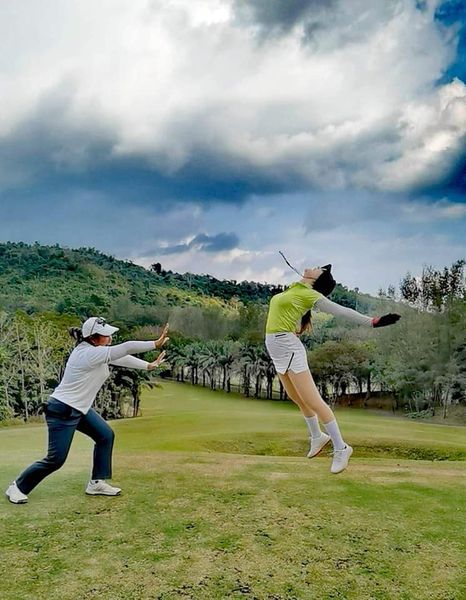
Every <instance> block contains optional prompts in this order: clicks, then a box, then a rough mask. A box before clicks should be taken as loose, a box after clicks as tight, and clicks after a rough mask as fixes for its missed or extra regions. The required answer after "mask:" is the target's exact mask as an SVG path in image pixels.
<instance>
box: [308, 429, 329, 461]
mask: <svg viewBox="0 0 466 600" xmlns="http://www.w3.org/2000/svg"><path fill="white" fill-rule="evenodd" d="M329 442H330V436H329V435H327V434H326V433H323V432H322V433H321V434H320V436H319V437H318V438H312V437H311V449H310V450H309V452H308V453H307V457H308V458H313V457H314V456H317V455H318V454H319V452H321V451H322V450H323V449H324V447H325V446H326V445H327V444H328V443H329Z"/></svg>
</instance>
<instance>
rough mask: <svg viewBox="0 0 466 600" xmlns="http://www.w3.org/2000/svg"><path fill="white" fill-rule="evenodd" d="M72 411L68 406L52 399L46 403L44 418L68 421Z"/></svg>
mask: <svg viewBox="0 0 466 600" xmlns="http://www.w3.org/2000/svg"><path fill="white" fill-rule="evenodd" d="M72 410H73V409H72V408H71V406H68V404H65V403H64V402H60V401H59V400H55V398H52V399H51V400H49V401H48V402H47V406H46V408H45V416H46V417H54V418H55V419H68V418H69V417H70V416H71V413H72Z"/></svg>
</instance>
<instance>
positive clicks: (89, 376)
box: [6, 317, 168, 504]
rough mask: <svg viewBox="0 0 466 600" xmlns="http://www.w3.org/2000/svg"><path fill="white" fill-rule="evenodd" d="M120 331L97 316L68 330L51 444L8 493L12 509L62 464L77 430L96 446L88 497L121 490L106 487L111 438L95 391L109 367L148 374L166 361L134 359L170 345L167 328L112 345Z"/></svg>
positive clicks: (50, 412) (49, 418)
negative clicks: (71, 343)
mask: <svg viewBox="0 0 466 600" xmlns="http://www.w3.org/2000/svg"><path fill="white" fill-rule="evenodd" d="M117 331H118V328H117V327H113V326H112V325H109V324H108V323H106V321H105V319H102V318H100V317H91V318H90V319H87V321H85V323H84V324H83V326H82V330H80V329H77V328H72V329H70V334H71V335H72V336H73V337H74V338H75V339H76V342H77V344H76V347H75V348H74V350H73V351H72V353H71V354H70V357H69V359H68V361H67V363H66V368H65V372H64V374H63V378H62V380H61V382H60V383H59V385H58V387H57V388H55V390H54V392H53V393H52V395H51V397H50V398H49V401H48V402H47V405H46V408H45V419H46V422H47V426H48V433H49V442H48V452H47V456H46V457H45V458H44V459H42V460H39V461H37V462H35V463H34V464H32V465H31V466H30V467H28V468H27V469H26V470H25V471H23V472H22V473H21V475H20V476H19V477H18V478H17V479H16V481H14V482H13V483H12V484H11V485H10V487H9V488H8V489H7V490H6V495H7V497H8V499H9V500H10V502H13V504H24V503H25V502H27V500H28V497H27V495H28V494H29V493H30V492H31V491H32V490H33V489H34V488H35V487H36V486H37V485H38V484H39V483H40V482H41V481H42V480H43V479H44V478H45V477H47V475H50V474H51V473H53V472H54V471H57V470H58V469H59V468H60V467H62V466H63V464H64V463H65V460H66V457H67V456H68V452H69V449H70V446H71V442H72V440H73V436H74V432H75V431H76V430H77V431H81V433H84V434H85V435H87V436H89V437H90V438H91V439H92V440H94V442H95V446H94V463H93V469H92V475H91V477H92V478H91V480H90V481H89V483H88V484H87V487H86V494H89V495H92V496H97V495H102V496H118V495H119V494H120V492H121V489H120V488H117V487H113V486H111V485H110V484H108V483H107V482H106V479H110V478H111V476H112V451H113V441H114V437H115V434H114V433H113V430H112V429H111V428H110V426H109V425H108V424H107V423H106V422H105V421H104V419H103V418H102V417H101V416H100V415H98V414H97V413H96V411H95V410H94V409H93V408H92V404H93V403H94V400H95V397H96V395H97V392H98V391H99V390H100V388H101V387H102V385H103V383H104V382H105V380H106V379H107V378H108V376H109V374H110V371H109V368H108V365H109V364H110V365H116V366H120V367H127V368H132V369H143V370H147V371H151V370H152V369H155V368H157V367H158V366H159V365H160V364H161V363H162V362H163V359H164V355H165V352H161V353H160V355H159V356H158V357H157V359H156V360H154V362H151V363H149V362H147V361H145V360H141V359H139V358H136V357H134V356H131V355H132V354H138V353H139V352H148V351H150V350H154V348H161V347H162V346H163V345H164V344H165V343H166V342H167V341H168V336H167V333H168V325H166V326H165V328H164V329H163V331H162V335H161V336H160V338H159V339H158V340H157V341H155V342H154V341H150V342H124V343H123V344H118V345H117V346H110V344H111V342H112V335H113V334H114V333H115V332H117Z"/></svg>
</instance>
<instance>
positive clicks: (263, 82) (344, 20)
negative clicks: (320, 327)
mask: <svg viewBox="0 0 466 600" xmlns="http://www.w3.org/2000/svg"><path fill="white" fill-rule="evenodd" d="M434 9H435V3H429V5H428V9H427V10H425V11H419V10H416V9H415V3H414V2H386V3H385V2H380V3H370V6H369V5H368V4H367V2H363V1H362V0H345V1H344V2H339V3H335V8H334V11H333V13H332V15H331V17H332V18H331V19H329V21H328V23H327V24H326V27H325V28H324V29H323V30H322V31H320V30H319V29H317V30H316V31H315V33H314V34H313V37H312V43H311V45H306V44H303V42H302V35H303V32H302V31H301V30H299V28H295V29H294V30H292V31H291V32H290V34H289V35H287V36H283V37H276V38H273V39H271V40H268V41H265V42H259V41H258V40H257V39H256V38H255V37H254V35H252V33H251V31H250V29H248V28H247V27H241V26H239V25H238V22H237V21H236V20H235V18H234V15H233V12H232V2H231V1H230V0H224V1H221V0H200V1H199V2H192V1H191V0H171V1H166V0H164V1H162V0H151V1H149V0H131V1H130V0H100V1H99V2H97V3H96V2H91V0H79V2H78V1H77V0H76V1H71V2H65V3H61V2H56V1H55V0H30V1H29V2H28V3H18V2H16V0H3V2H2V4H1V6H0V37H1V39H2V53H1V56H2V58H1V59H0V85H1V86H2V90H3V91H2V115H1V119H0V140H1V137H2V136H4V137H5V136H7V135H12V136H13V137H14V135H15V132H16V131H17V128H18V127H19V126H20V125H21V124H24V123H25V122H26V121H27V120H28V119H31V118H33V117H34V114H36V113H35V111H37V109H38V107H39V106H40V104H41V102H42V103H43V102H44V101H45V102H47V101H48V100H50V99H51V98H53V97H54V95H55V94H57V93H59V92H58V91H59V90H62V89H63V86H65V88H66V89H67V90H69V91H68V93H69V97H68V99H67V104H66V107H65V108H64V110H63V114H60V115H57V116H59V117H60V118H61V120H62V121H61V127H62V128H65V129H66V128H67V127H68V128H69V129H70V131H71V132H72V134H73V135H74V134H75V133H76V130H83V131H85V130H86V127H88V128H89V129H90V130H92V129H94V128H95V124H96V123H100V124H102V127H105V129H106V130H107V131H108V132H110V133H111V139H112V149H111V156H113V157H139V158H143V159H144V160H146V161H147V162H148V164H150V165H152V166H153V167H154V168H156V169H159V170H161V171H163V172H164V173H167V174H176V173H177V172H178V170H179V169H180V168H182V167H183V166H184V165H186V164H187V162H188V161H189V160H191V159H192V158H193V157H195V156H196V154H197V153H198V152H199V150H200V149H201V150H204V151H205V152H207V153H213V154H215V155H216V156H217V157H219V160H221V161H223V163H224V164H225V165H226V168H228V169H232V170H233V171H235V172H239V173H241V172H244V173H251V172H254V170H256V171H259V172H261V173H263V174H268V175H269V177H270V179H271V180H274V179H275V180H277V181H288V182H289V181H290V180H293V179H296V178H297V179H301V180H302V181H304V182H307V183H309V184H311V185H314V186H318V187H322V188H344V187H346V186H360V187H368V188H378V189H383V190H386V189H388V190H393V189H396V190H405V189H409V188H410V187H412V186H417V185H420V184H422V183H423V182H424V181H428V182H432V183H433V182H435V181H437V180H438V179H439V178H441V177H442V175H443V173H444V172H445V169H448V168H450V167H451V165H452V163H453V162H454V160H455V157H457V155H458V153H459V152H460V150H461V143H462V136H464V134H465V132H466V125H465V96H466V95H465V86H464V85H463V84H461V83H460V82H455V83H452V84H450V85H446V86H443V87H442V88H440V89H438V90H437V89H435V88H434V86H433V82H434V81H435V80H436V79H437V78H438V77H439V76H440V75H441V74H442V72H443V70H444V69H445V68H446V67H447V65H448V63H449V61H450V60H451V59H452V55H453V54H452V53H453V45H452V41H451V40H450V39H449V38H447V37H446V36H443V35H442V34H441V32H440V30H439V29H438V28H437V27H436V26H435V24H434V22H433V17H432V15H433V11H434ZM349 16H351V18H350V19H349ZM15 128H16V129H15ZM83 153H84V156H86V154H85V150H84V149H81V150H80V149H76V151H75V152H74V153H73V152H70V153H68V154H66V153H65V154H63V152H58V154H53V156H52V157H51V160H52V162H55V163H56V164H57V165H59V166H61V167H63V166H65V167H66V166H67V165H68V166H69V163H70V162H71V163H73V162H76V161H77V162H78V163H79V162H80V161H82V156H83ZM9 176H10V178H13V176H12V174H11V173H10V174H9Z"/></svg>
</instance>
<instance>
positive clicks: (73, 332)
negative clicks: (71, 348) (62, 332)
mask: <svg viewBox="0 0 466 600" xmlns="http://www.w3.org/2000/svg"><path fill="white" fill-rule="evenodd" d="M68 333H69V334H70V336H71V337H72V338H73V339H74V340H75V342H76V346H77V345H78V344H80V343H81V342H82V341H83V339H84V338H83V332H82V331H81V329H80V328H79V327H70V328H69V329H68Z"/></svg>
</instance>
